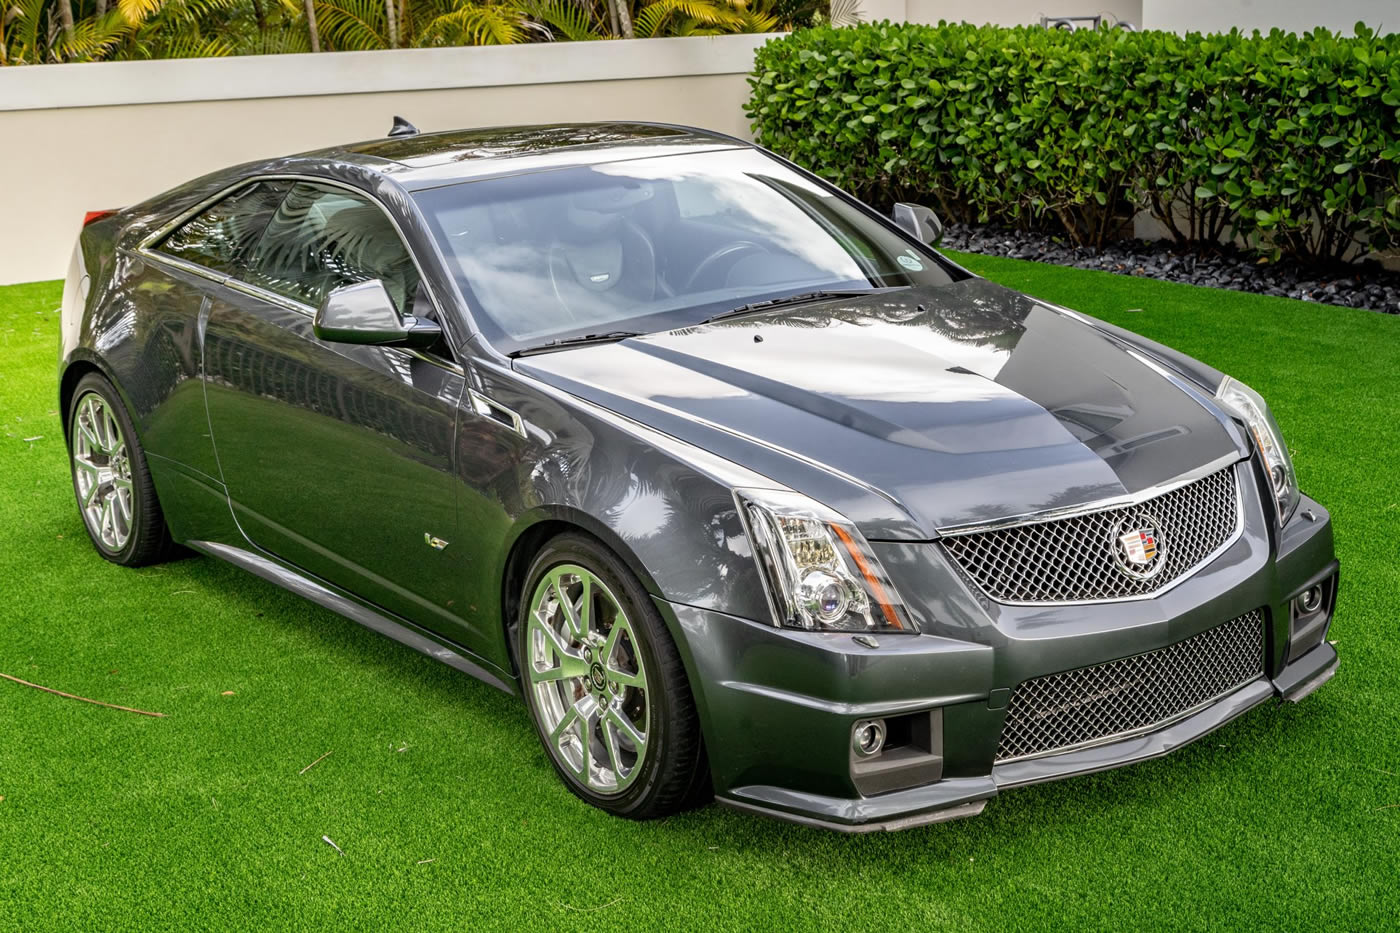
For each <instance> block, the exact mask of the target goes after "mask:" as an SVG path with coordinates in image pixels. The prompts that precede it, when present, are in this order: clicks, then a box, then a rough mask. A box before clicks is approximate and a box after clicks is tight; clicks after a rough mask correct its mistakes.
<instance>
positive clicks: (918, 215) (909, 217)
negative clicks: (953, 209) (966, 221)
mask: <svg viewBox="0 0 1400 933" xmlns="http://www.w3.org/2000/svg"><path fill="white" fill-rule="evenodd" d="M894 222H895V223H896V224H898V225H899V226H900V228H902V229H903V230H904V231H905V232H906V233H909V234H912V235H913V236H915V237H917V238H918V239H919V241H920V242H922V243H927V244H928V245H929V246H937V245H938V241H939V240H941V239H943V221H941V220H939V219H938V215H937V214H935V213H934V212H933V211H932V210H930V209H929V208H927V207H924V206H923V205H922V204H910V203H909V202H907V201H900V202H899V203H898V204H896V205H895V206H894Z"/></svg>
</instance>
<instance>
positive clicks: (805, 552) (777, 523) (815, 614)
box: [734, 489, 914, 632]
mask: <svg viewBox="0 0 1400 933" xmlns="http://www.w3.org/2000/svg"><path fill="white" fill-rule="evenodd" d="M734 496H735V499H736V500H737V502H738V504H739V514H740V515H742V516H743V519H744V526H745V528H747V530H748V532H749V540H750V541H752V542H753V549H754V557H755V559H756V560H757V561H758V565H759V570H760V571H761V572H762V574H763V578H764V580H765V582H766V583H767V585H768V593H769V596H770V602H771V603H772V604H773V615H774V618H775V620H776V621H777V623H778V624H779V625H786V626H790V627H792V628H802V629H818V630H827V631H837V632H869V631H905V632H913V631H914V626H913V624H912V623H911V622H910V621H909V618H908V616H907V615H906V614H905V612H904V605H903V603H902V602H901V601H900V599H899V596H898V594H897V593H895V589H894V586H893V584H891V583H890V581H889V578H888V577H887V576H886V575H885V571H884V568H883V567H881V566H880V561H879V560H878V559H877V558H876V557H875V554H874V552H873V551H871V549H870V545H869V544H868V543H867V542H866V540H865V536H864V535H862V534H861V533H860V531H859V530H858V529H857V528H856V527H855V526H854V525H852V524H851V523H850V522H849V521H847V520H846V519H845V518H844V517H842V516H841V515H839V514H837V513H836V512H833V511H832V510H831V509H828V508H827V507H826V506H824V505H822V504H821V503H820V502H816V501H814V500H812V499H809V498H808V497H806V496H804V495H802V494H800V493H796V492H787V491H779V490H772V489H738V490H735V493H734Z"/></svg>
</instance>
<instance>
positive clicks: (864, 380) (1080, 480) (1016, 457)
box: [515, 278, 1242, 539]
mask: <svg viewBox="0 0 1400 933" xmlns="http://www.w3.org/2000/svg"><path fill="white" fill-rule="evenodd" d="M515 366H516V369H517V370H518V371H520V372H522V373H524V374H527V375H530V376H533V377H535V378H538V379H541V380H543V381H545V382H548V383H550V384H551V385H554V386H556V387H558V388H561V389H564V390H565V391H568V392H570V393H572V394H574V395H577V396H579V397H581V398H583V399H586V400H588V401H591V402H594V403H596V404H599V405H602V406H604V407H607V408H609V409H611V410H613V411H616V412H618V413H620V414H623V415H625V416H627V417H630V418H633V419H634V420H637V421H640V422H643V423H644V424H647V425H650V426H652V427H654V428H657V429H659V430H662V431H664V432H666V433H668V434H671V435H673V436H676V437H679V438H681V439H683V440H685V441H687V442H689V443H691V444H695V445H697V446H700V447H702V448H704V449H706V450H709V451H711V452H713V453H715V454H718V455H720V456H722V457H725V458H727V459H729V460H732V461H735V462H737V463H740V464H743V465H744V466H746V467H748V468H750V469H753V470H755V471H757V472H759V473H762V474H764V475H766V476H769V477H771V478H772V479H774V480H777V481H779V482H781V483H783V484H785V485H788V486H791V487H793V488H796V489H799V490H802V491H803V492H806V493H808V494H809V495H812V496H813V497H814V498H817V499H819V500H821V501H824V502H826V503H827V504H828V505H830V506H832V507H833V508H837V509H839V510H841V511H843V512H844V513H845V514H847V515H849V516H850V517H851V518H852V520H853V521H855V522H856V523H857V524H858V525H860V526H861V528H862V530H863V531H864V532H865V533H866V535H867V536H868V537H871V538H872V539H876V538H898V539H908V538H931V537H935V536H936V535H937V531H938V529H941V528H947V527H949V526H955V525H960V524H967V523H972V522H983V521H995V520H1000V519H1005V518H1010V517H1014V516H1019V515H1025V514H1028V513H1033V512H1038V511H1043V510H1046V509H1052V508H1060V507H1070V506H1075V505H1081V504H1084V503H1088V502H1093V501H1097V500H1100V499H1105V498H1109V497H1114V496H1121V495H1124V494H1127V493H1134V492H1139V491H1141V490H1144V489H1147V488H1149V487H1152V486H1155V485H1157V484H1160V483H1163V482H1167V481H1169V480H1172V479H1175V478H1177V477H1180V476H1181V475H1183V474H1186V473H1189V472H1191V471H1193V470H1198V469H1200V468H1201V467H1202V466H1203V465H1206V464H1209V463H1212V462H1216V461H1220V460H1222V459H1224V458H1228V457H1231V456H1239V455H1240V454H1241V453H1242V449H1241V446H1240V444H1241V438H1240V435H1239V434H1238V432H1237V431H1235V430H1233V429H1232V427H1231V425H1230V422H1229V421H1228V419H1226V418H1225V417H1224V416H1223V415H1222V414H1221V413H1220V412H1219V411H1218V410H1217V409H1216V408H1215V407H1214V406H1213V405H1212V404H1211V403H1210V401H1209V400H1208V399H1207V398H1206V397H1205V396H1204V395H1203V394H1202V393H1201V392H1200V391H1198V389H1197V388H1195V387H1194V386H1192V385H1191V384H1189V383H1188V382H1187V381H1186V380H1185V379H1182V378H1180V377H1178V376H1175V375H1173V374H1171V373H1170V372H1169V371H1168V370H1166V369H1165V368H1163V367H1162V366H1160V365H1158V364H1156V363H1155V362H1152V361H1150V360H1149V359H1148V358H1147V357H1145V356H1144V355H1142V354H1140V353H1138V352H1135V351H1134V350H1133V349H1131V348H1130V347H1128V346H1127V345H1125V344H1123V343H1121V342H1120V341H1118V340H1116V339H1114V338H1111V337H1109V336H1108V335H1106V334H1105V333H1103V332H1102V331H1100V330H1098V329H1096V328H1095V327H1093V326H1091V325H1090V324H1088V323H1086V322H1085V321H1083V320H1081V319H1079V318H1078V317H1077V316H1076V315H1072V314H1068V313H1065V312H1063V311H1061V310H1057V309H1054V308H1051V307H1049V306H1047V305H1044V304H1042V303H1040V302H1037V301H1035V300H1034V299H1031V298H1029V297H1027V296H1025V295H1022V294H1019V293H1017V292H1014V291H1011V290H1009V289H1006V288H1003V287H1001V286H999V285H995V284H993V283H991V282H988V281H986V280H985V279H977V278H972V279H967V280H963V281H960V282H956V283H954V284H951V285H947V286H942V287H926V288H917V289H907V290H902V291H897V292H886V293H879V294H873V295H867V296H861V297H858V298H843V299H836V300H833V301H828V302H822V303H814V304H808V305H798V306H793V307H790V308H785V309H776V310H774V311H770V312H766V313H759V314H753V315H746V316H741V317H738V318H734V319H732V320H727V321H719V322H716V323H713V324H708V325H701V326H696V327H688V328H683V329H680V330H675V331H669V332H665V333H657V334H651V335H647V336H645V337H640V338H633V339H630V340H625V341H622V342H620V343H615V344H606V345H598V346H591V347H582V348H576V349H572V350H567V351H560V352H555V353H549V354H540V355H534V356H528V357H522V358H520V359H517V360H516V361H515ZM876 500H878V501H876ZM891 505H893V506H895V508H893V509H892V508H890V507H889V506H891Z"/></svg>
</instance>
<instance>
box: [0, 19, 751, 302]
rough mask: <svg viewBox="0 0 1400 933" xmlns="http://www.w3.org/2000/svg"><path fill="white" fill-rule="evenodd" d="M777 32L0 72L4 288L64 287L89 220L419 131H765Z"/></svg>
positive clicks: (0, 278) (0, 275)
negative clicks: (762, 114) (749, 107)
mask: <svg viewBox="0 0 1400 933" xmlns="http://www.w3.org/2000/svg"><path fill="white" fill-rule="evenodd" d="M767 38H768V37H767V36H719V37H714V38H695V39H640V40H635V41H631V42H628V41H616V42H607V43H601V42H599V43H594V42H579V43H560V44H558V45H549V44H539V45H526V46H514V47H495V48H456V49H414V50H403V51H398V52H363V53H353V52H347V53H326V54H321V55H274V56H248V57H241V58H228V59H200V60H177V61H153V62H112V63H101V64H87V65H41V66H23V67H15V68H0V140H4V141H6V142H8V141H11V140H27V141H28V142H27V143H26V144H25V145H22V146H21V145H0V284H10V283H14V282H29V281H37V280H40V279H51V278H59V277H61V276H62V275H63V274H64V271H65V270H66V269H67V267H68V257H69V254H70V253H71V251H72V248H73V242H74V239H75V238H76V237H77V233H78V228H79V226H80V225H81V222H82V217H83V214H84V212H86V211H89V210H96V209H103V208H110V207H122V206H125V205H127V204H132V203H135V202H136V201H139V200H142V199H143V198H146V197H149V196H151V195H153V194H157V193H159V192H161V191H163V190H165V189H167V188H170V187H173V186H174V185H177V184H179V183H181V182H183V181H186V180H188V179H191V178H195V177H197V176H199V175H202V174H204V173H206V172H210V171H213V170H215V169H218V168H222V167H224V166H228V165H233V164H236V163H239V162H245V161H249V160H252V159H259V158H266V157H270V156H275V155H281V154H285V153H293V152H302V151H305V150H308V149H315V148H320V147H324V146H331V145H335V144H338V143H345V142H353V141H355V140H360V139H369V138H373V137H376V136H382V135H383V134H384V133H385V132H386V131H387V130H388V129H389V125H390V122H391V121H392V119H393V116H394V115H395V114H402V115H403V116H405V117H407V118H408V119H409V120H411V121H412V122H413V123H415V124H416V125H417V126H418V127H419V128H420V129H423V130H435V129H453V128H458V127H471V126H492V125H502V124H519V123H555V122H565V121H577V120H657V121H664V122H671V123H686V124H691V125H695V126H702V127H706V128H709V129H715V130H720V131H722V132H726V133H732V134H734V135H739V136H744V137H748V136H749V128H748V121H747V120H746V119H745V117H744V113H743V103H744V101H745V100H746V99H747V98H748V85H747V83H746V81H745V77H746V75H747V74H748V72H749V71H750V70H751V69H752V67H753V54H754V50H755V49H756V48H757V47H758V46H759V45H761V44H763V42H765V41H766V40H767Z"/></svg>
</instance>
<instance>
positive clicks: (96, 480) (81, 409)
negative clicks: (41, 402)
mask: <svg viewBox="0 0 1400 933" xmlns="http://www.w3.org/2000/svg"><path fill="white" fill-rule="evenodd" d="M68 438H69V450H70V455H69V460H70V468H71V470H72V473H73V493H74V495H75V496H77V500H78V511H79V512H81V513H82V516H83V524H84V525H85V526H86V528H87V532H88V537H89V538H91V539H92V543H93V546H94V547H96V548H97V552H98V553H99V554H101V555H102V556H103V557H105V558H107V559H108V560H110V561H112V562H113V563H115V564H121V565H123V566H126V567H139V566H142V565H145V564H152V563H156V562H157V561H160V560H162V559H164V558H165V557H166V556H167V555H168V553H169V551H170V547H171V543H170V533H169V532H168V531H167V530H166V526H165V516H164V514H163V513H162V512H161V510H160V503H159V502H158V501H157V500H156V491H155V486H154V485H153V484H152V482H151V474H150V471H149V470H148V469H147V468H146V454H145V451H143V450H142V449H141V442H140V441H139V440H137V438H136V430H135V428H134V427H133V426H132V423H131V417H130V416H129V415H128V414H127V413H126V409H125V407H123V405H122V403H121V399H120V398H119V397H118V395H117V392H116V389H114V388H113V387H112V384H111V383H110V382H108V381H107V380H106V379H105V378H104V377H102V376H100V375H98V374H97V373H90V374H88V375H86V376H84V377H83V378H82V379H81V380H80V381H79V382H78V385H77V387H76V388H75V389H74V391H73V401H72V403H71V404H70V406H69V409H68Z"/></svg>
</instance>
